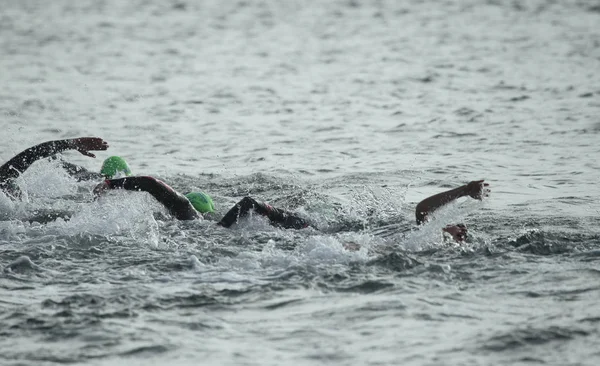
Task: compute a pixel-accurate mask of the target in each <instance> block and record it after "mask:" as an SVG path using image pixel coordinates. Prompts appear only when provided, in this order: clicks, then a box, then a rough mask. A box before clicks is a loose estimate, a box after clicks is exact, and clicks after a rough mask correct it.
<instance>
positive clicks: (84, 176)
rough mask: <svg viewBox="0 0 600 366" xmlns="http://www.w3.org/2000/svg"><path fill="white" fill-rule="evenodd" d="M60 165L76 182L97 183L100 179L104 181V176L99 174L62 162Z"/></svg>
mask: <svg viewBox="0 0 600 366" xmlns="http://www.w3.org/2000/svg"><path fill="white" fill-rule="evenodd" d="M60 163H61V165H62V166H63V168H64V169H65V171H66V172H67V173H69V175H70V176H71V177H73V178H75V179H77V181H78V182H81V181H87V180H95V181H98V180H100V179H105V176H104V175H102V174H101V173H96V172H91V171H89V170H87V169H86V168H84V167H82V166H79V165H75V164H73V163H69V162H66V161H64V160H61V161H60Z"/></svg>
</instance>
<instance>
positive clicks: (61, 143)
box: [0, 137, 108, 199]
mask: <svg viewBox="0 0 600 366" xmlns="http://www.w3.org/2000/svg"><path fill="white" fill-rule="evenodd" d="M106 149H108V143H107V142H106V141H104V140H102V139H101V138H99V137H78V138H74V139H65V140H55V141H47V142H43V143H41V144H39V145H36V146H33V147H30V148H29V149H26V150H24V151H22V152H20V153H19V154H18V155H17V156H15V157H13V158H12V159H10V160H9V161H7V162H6V163H4V164H3V165H2V166H0V190H1V191H3V192H4V193H5V194H6V195H7V196H9V197H10V198H12V199H20V198H21V195H22V193H21V190H20V188H19V186H18V185H17V184H16V182H15V179H16V178H18V177H19V175H21V174H23V172H25V171H26V170H27V169H28V168H29V167H30V166H31V164H33V163H34V162H36V161H37V160H40V159H43V158H48V157H51V156H53V155H55V154H58V153H60V152H63V151H67V150H76V151H79V152H80V153H81V154H83V155H85V156H89V157H91V158H95V157H96V156H95V155H94V154H92V153H90V151H101V150H106Z"/></svg>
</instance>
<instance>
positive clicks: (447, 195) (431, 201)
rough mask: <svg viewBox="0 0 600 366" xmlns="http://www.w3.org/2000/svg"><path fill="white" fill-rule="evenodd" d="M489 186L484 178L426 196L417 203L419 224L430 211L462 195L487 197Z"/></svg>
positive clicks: (479, 198) (478, 197)
mask: <svg viewBox="0 0 600 366" xmlns="http://www.w3.org/2000/svg"><path fill="white" fill-rule="evenodd" d="M488 187H489V184H488V183H485V182H484V181H483V179H482V180H474V181H472V182H470V183H468V184H465V185H464V186H460V187H458V188H454V189H451V190H449V191H445V192H442V193H438V194H436V195H433V196H431V197H428V198H425V199H424V200H423V201H421V202H419V203H418V204H417V207H416V209H415V216H416V218H417V224H418V225H420V224H422V223H424V222H425V221H426V220H427V216H428V215H429V214H430V213H432V212H434V211H435V210H437V209H439V208H440V207H442V206H444V205H447V204H448V203H450V202H452V201H454V200H456V199H458V198H460V197H465V196H470V197H472V198H474V199H477V200H481V199H482V198H483V197H487V195H488V193H489V188H488Z"/></svg>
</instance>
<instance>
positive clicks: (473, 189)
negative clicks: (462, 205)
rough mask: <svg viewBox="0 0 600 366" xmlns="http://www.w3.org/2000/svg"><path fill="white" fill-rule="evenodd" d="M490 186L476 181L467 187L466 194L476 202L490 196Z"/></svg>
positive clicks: (481, 181)
mask: <svg viewBox="0 0 600 366" xmlns="http://www.w3.org/2000/svg"><path fill="white" fill-rule="evenodd" d="M489 186H490V185H489V184H488V183H485V182H484V181H483V179H482V180H474V181H472V182H470V183H469V184H467V185H466V186H465V193H466V194H467V195H469V196H470V197H472V198H474V199H476V200H480V201H481V200H482V199H483V197H488V196H489V195H490V188H489Z"/></svg>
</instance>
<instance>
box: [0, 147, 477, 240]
mask: <svg viewBox="0 0 600 366" xmlns="http://www.w3.org/2000/svg"><path fill="white" fill-rule="evenodd" d="M108 147H109V145H108V143H107V142H106V141H104V140H103V139H101V138H98V137H79V138H74V139H65V140H55V141H47V142H44V143H41V144H39V145H36V146H33V147H30V148H28V149H26V150H24V151H22V152H21V153H19V154H17V155H16V156H15V157H13V158H12V159H10V160H9V161H8V162H6V163H5V164H3V165H2V166H0V191H2V192H3V193H4V194H5V195H7V196H8V197H9V198H11V199H13V200H19V199H21V197H22V194H21V190H20V188H19V186H18V185H17V184H16V182H15V179H16V178H18V177H19V175H21V174H22V173H23V172H25V171H26V170H27V169H28V168H29V167H30V166H31V165H32V164H33V163H34V162H35V161H37V160H40V159H44V158H53V157H55V155H56V154H59V153H61V152H63V151H67V150H76V151H78V152H80V153H81V154H83V155H85V156H89V157H92V158H95V155H94V154H92V153H90V151H103V150H107V149H108ZM62 166H63V167H64V168H65V170H66V171H67V172H68V173H69V174H70V175H72V176H73V177H75V178H76V179H78V180H103V181H102V182H101V183H99V184H98V185H97V186H96V187H95V188H94V191H93V192H94V195H96V196H99V195H101V194H103V193H104V192H105V191H107V190H113V189H124V190H128V191H142V192H147V193H149V194H150V195H152V197H154V198H155V199H156V200H157V201H158V202H159V203H161V204H162V205H163V206H164V207H165V208H166V209H167V211H168V212H169V214H170V215H171V216H173V217H174V218H176V219H178V220H194V219H202V218H203V217H204V216H206V215H207V214H209V213H212V212H214V210H215V207H214V204H213V201H212V199H211V198H210V196H209V195H207V194H206V193H204V192H189V193H186V194H181V193H179V192H177V191H175V190H174V189H173V188H171V187H170V186H169V185H167V184H166V183H165V182H163V181H161V180H158V179H156V178H153V177H150V176H134V175H133V174H132V172H131V169H130V168H129V166H128V165H127V162H126V161H125V160H124V159H123V158H121V157H118V156H111V157H109V158H108V159H106V160H105V161H104V163H103V164H102V168H101V170H100V173H96V172H91V171H88V170H87V169H85V168H83V167H80V166H77V165H75V164H71V163H68V162H65V161H63V162H62ZM488 194H489V185H488V183H485V182H484V181H483V180H477V181H472V182H470V183H468V184H465V185H463V186H460V187H457V188H454V189H451V190H448V191H444V192H441V193H438V194H436V195H433V196H431V197H428V198H426V199H424V200H422V201H421V202H419V203H418V204H417V206H416V209H415V216H416V220H417V225H422V224H424V223H426V222H427V221H428V220H429V218H430V216H431V214H432V213H433V212H434V211H436V210H438V209H439V208H441V207H443V206H445V205H447V204H448V203H450V202H452V201H455V200H456V199H458V198H460V197H466V196H469V197H472V198H474V199H477V200H481V199H482V198H483V197H486V196H487V195H488ZM251 211H254V212H255V213H257V214H259V215H262V216H265V217H267V218H268V219H269V221H270V223H271V224H272V225H274V226H277V227H281V228H285V229H297V230H298V229H303V228H307V227H312V228H314V229H317V228H316V226H315V225H314V224H313V223H311V222H309V220H306V219H304V218H302V217H300V216H297V215H295V214H294V213H292V212H288V211H285V210H282V209H279V208H275V207H272V206H270V205H268V204H266V203H263V202H258V201H256V200H255V199H253V198H251V197H244V198H243V199H242V200H241V201H239V202H238V203H237V204H236V205H234V206H233V207H232V208H231V209H230V210H229V211H228V212H227V213H226V214H225V215H224V216H223V218H221V220H219V221H218V222H217V225H220V226H223V227H226V228H228V227H231V226H232V225H234V224H236V223H237V222H238V221H239V219H240V218H243V217H245V216H247V215H248V214H249V213H250V212H251ZM442 231H443V232H446V233H448V234H449V235H450V236H451V237H452V238H453V239H454V240H455V241H457V242H463V241H465V240H466V238H467V232H468V231H467V227H466V226H465V225H463V224H455V225H447V226H446V227H444V228H442Z"/></svg>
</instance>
